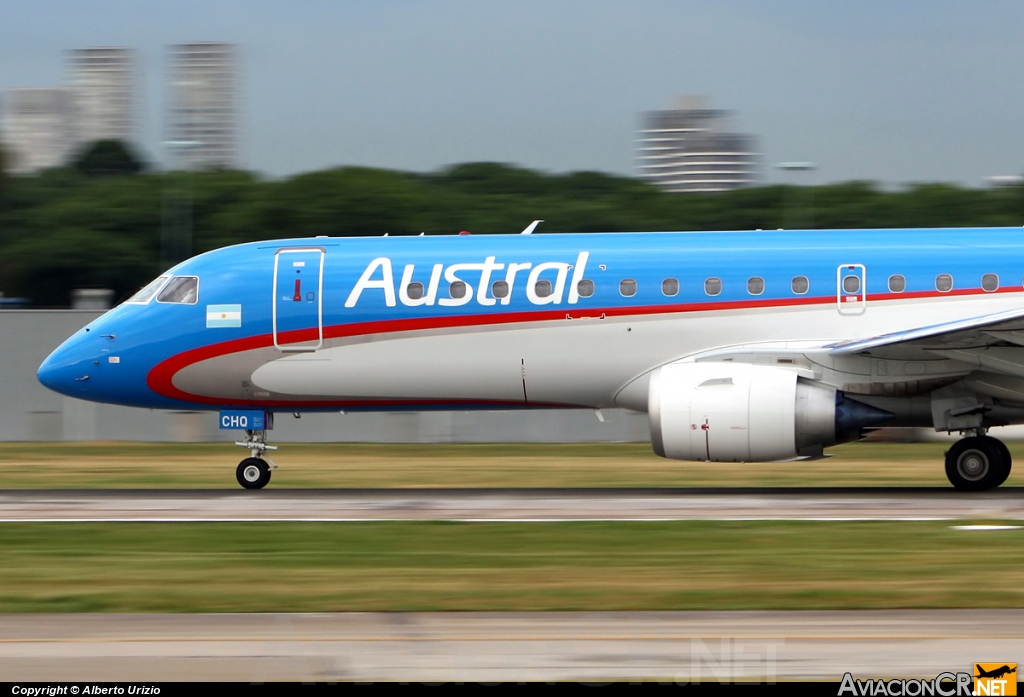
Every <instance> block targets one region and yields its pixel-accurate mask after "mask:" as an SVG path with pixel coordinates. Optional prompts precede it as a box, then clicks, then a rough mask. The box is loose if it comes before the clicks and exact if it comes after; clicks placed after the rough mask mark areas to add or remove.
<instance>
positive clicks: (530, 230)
mask: <svg viewBox="0 0 1024 697" xmlns="http://www.w3.org/2000/svg"><path fill="white" fill-rule="evenodd" d="M543 222H544V221H543V220H534V221H533V222H532V223H530V224H529V225H527V226H526V229H525V230H523V231H522V232H520V233H519V234H520V235H532V234H533V231H534V230H536V229H537V226H538V225H540V224H541V223H543Z"/></svg>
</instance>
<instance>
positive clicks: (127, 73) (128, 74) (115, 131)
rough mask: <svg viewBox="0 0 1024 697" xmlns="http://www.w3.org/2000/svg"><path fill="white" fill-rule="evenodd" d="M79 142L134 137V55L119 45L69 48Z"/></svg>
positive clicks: (81, 143)
mask: <svg viewBox="0 0 1024 697" xmlns="http://www.w3.org/2000/svg"><path fill="white" fill-rule="evenodd" d="M69 59H70V60H69V62H70V68H71V93H72V95H73V99H74V138H75V142H76V145H77V146H79V147H80V146H82V145H84V144H86V143H91V142H93V141H96V140H123V141H125V142H132V141H134V140H135V136H136V133H135V82H136V79H135V74H136V73H135V55H134V52H133V51H132V50H131V49H127V48H119V47H113V46H108V47H97V48H79V49H75V50H73V51H70V52H69Z"/></svg>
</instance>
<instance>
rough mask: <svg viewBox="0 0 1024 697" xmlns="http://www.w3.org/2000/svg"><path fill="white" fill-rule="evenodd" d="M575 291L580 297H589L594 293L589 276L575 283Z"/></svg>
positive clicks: (592, 283)
mask: <svg viewBox="0 0 1024 697" xmlns="http://www.w3.org/2000/svg"><path fill="white" fill-rule="evenodd" d="M576 292H577V293H579V295H580V297H581V298H589V297H590V296H591V295H593V294H594V282H593V281H591V280H590V279H589V278H584V279H583V280H582V281H580V282H579V283H577V284H576Z"/></svg>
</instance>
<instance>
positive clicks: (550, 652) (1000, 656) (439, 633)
mask: <svg viewBox="0 0 1024 697" xmlns="http://www.w3.org/2000/svg"><path fill="white" fill-rule="evenodd" d="M1022 627H1024V611H1022V610H977V611H974V610H913V611H888V610H887V611H848V612H616V613H597V612H572V613H568V612H567V613H340V614H257V615H247V614H237V615H142V614H139V615H99V614H89V615H6V616H0V675H3V679H4V680H6V681H30V680H31V681H45V680H62V681H75V680H78V681H86V680H88V681H122V682H123V681H166V680H171V681H179V680H233V681H242V682H271V681H278V680H288V681H304V682H325V681H341V680H352V681H357V682H372V681H381V680H390V681H431V682H435V681H437V682H440V681H486V682H491V681H518V680H531V681H534V680H587V681H603V680H640V679H647V680H654V679H656V680H663V681H676V682H680V683H693V682H707V681H723V680H725V681H735V680H746V681H761V682H773V681H782V680H829V681H836V682H838V681H839V680H840V679H841V678H842V676H843V673H844V672H846V671H850V672H851V673H852V674H853V676H854V677H855V678H859V679H866V678H892V677H905V678H913V677H918V678H933V677H935V676H936V675H938V674H939V673H941V672H943V671H952V672H957V671H969V670H970V669H971V666H972V663H973V662H975V661H988V662H1014V661H1016V660H1018V659H1019V657H1020V656H1021V655H1024V630H1022V629H1021V628H1022Z"/></svg>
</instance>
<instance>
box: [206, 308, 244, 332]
mask: <svg viewBox="0 0 1024 697" xmlns="http://www.w3.org/2000/svg"><path fill="white" fill-rule="evenodd" d="M206 326H207V328H210V327H241V326H242V306H241V305H207V306H206Z"/></svg>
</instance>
